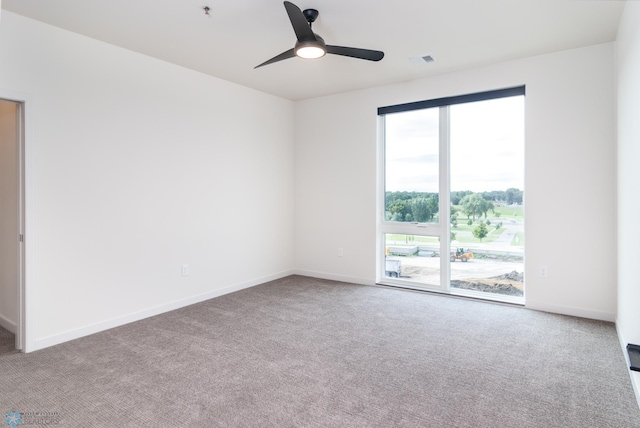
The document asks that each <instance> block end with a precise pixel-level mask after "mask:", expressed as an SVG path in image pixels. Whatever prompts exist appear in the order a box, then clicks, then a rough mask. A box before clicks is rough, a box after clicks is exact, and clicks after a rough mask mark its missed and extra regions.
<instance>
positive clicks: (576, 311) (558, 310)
mask: <svg viewBox="0 0 640 428" xmlns="http://www.w3.org/2000/svg"><path fill="white" fill-rule="evenodd" d="M524 306H525V308H527V309H533V310H535V311H542V312H551V313H554V314H562V315H571V316H574V317H579V318H590V319H594V320H600V321H609V322H615V321H616V315H615V314H614V313H609V312H600V311H592V310H590V309H582V308H575V307H572V306H562V305H551V304H548V303H541V302H532V301H531V300H529V299H527V300H526V303H525V305H524Z"/></svg>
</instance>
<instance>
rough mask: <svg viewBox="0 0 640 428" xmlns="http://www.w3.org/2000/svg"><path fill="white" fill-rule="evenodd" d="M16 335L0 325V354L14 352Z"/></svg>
mask: <svg viewBox="0 0 640 428" xmlns="http://www.w3.org/2000/svg"><path fill="white" fill-rule="evenodd" d="M15 350H16V337H15V335H14V334H13V333H11V332H10V331H8V330H5V329H4V328H2V327H0V356H1V355H4V354H8V353H10V352H15Z"/></svg>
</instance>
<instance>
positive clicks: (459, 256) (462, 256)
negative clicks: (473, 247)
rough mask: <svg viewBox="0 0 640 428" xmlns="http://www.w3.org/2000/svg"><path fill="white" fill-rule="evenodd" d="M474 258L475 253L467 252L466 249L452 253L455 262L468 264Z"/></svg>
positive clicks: (459, 249) (452, 259)
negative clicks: (459, 261)
mask: <svg viewBox="0 0 640 428" xmlns="http://www.w3.org/2000/svg"><path fill="white" fill-rule="evenodd" d="M472 258H473V253H472V252H471V251H468V250H467V251H465V250H464V248H457V249H456V251H455V252H454V251H452V252H451V261H452V262H455V261H456V260H462V261H463V262H466V261H467V260H471V259H472Z"/></svg>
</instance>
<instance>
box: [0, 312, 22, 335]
mask: <svg viewBox="0 0 640 428" xmlns="http://www.w3.org/2000/svg"><path fill="white" fill-rule="evenodd" d="M0 327H2V328H4V329H5V330H9V332H11V333H13V334H16V331H18V325H17V324H16V323H14V322H13V321H11V320H10V319H9V318H6V317H3V316H2V315H0Z"/></svg>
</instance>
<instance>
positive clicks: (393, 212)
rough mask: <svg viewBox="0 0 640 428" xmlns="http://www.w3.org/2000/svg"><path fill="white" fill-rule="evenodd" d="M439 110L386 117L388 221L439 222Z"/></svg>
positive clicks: (386, 197) (386, 203)
mask: <svg viewBox="0 0 640 428" xmlns="http://www.w3.org/2000/svg"><path fill="white" fill-rule="evenodd" d="M438 118H439V112H438V108H431V109H425V110H416V111H410V112H402V113H395V114H389V115H386V116H385V220H386V221H392V222H419V223H437V222H438V200H439V194H438V192H439V188H438V182H439V166H438V165H439V157H438V152H439V150H438V141H439V135H438V134H439V133H438Z"/></svg>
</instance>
